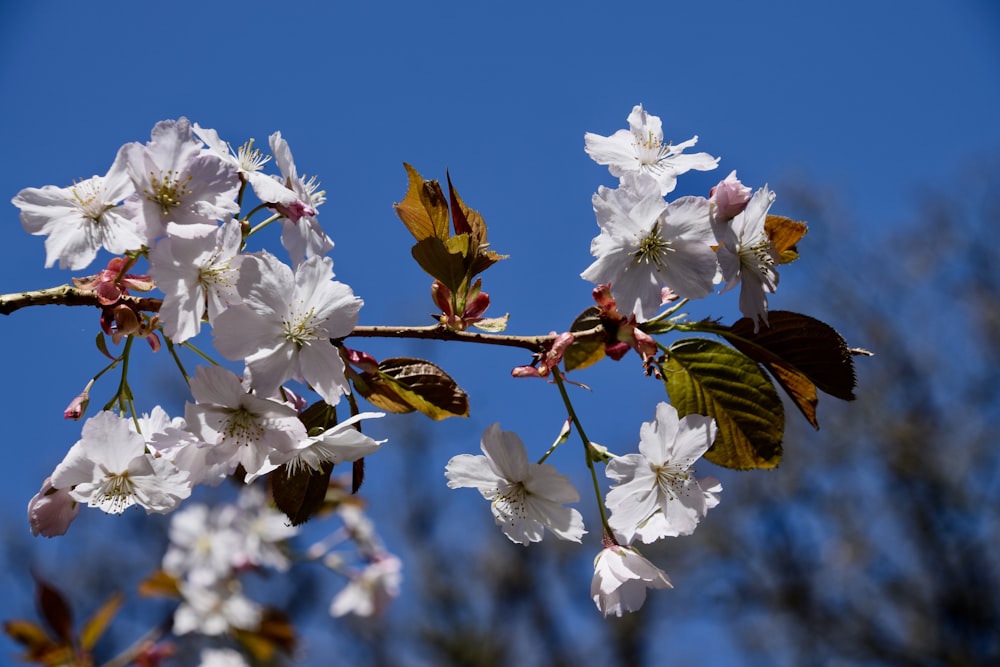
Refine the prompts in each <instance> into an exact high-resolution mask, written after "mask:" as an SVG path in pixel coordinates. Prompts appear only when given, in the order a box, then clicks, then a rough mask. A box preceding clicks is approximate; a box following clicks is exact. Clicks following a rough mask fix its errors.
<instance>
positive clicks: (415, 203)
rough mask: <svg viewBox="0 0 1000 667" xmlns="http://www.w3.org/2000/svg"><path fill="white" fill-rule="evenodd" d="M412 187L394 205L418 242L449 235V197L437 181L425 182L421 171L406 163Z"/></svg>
mask: <svg viewBox="0 0 1000 667" xmlns="http://www.w3.org/2000/svg"><path fill="white" fill-rule="evenodd" d="M403 166H404V167H406V174H407V177H408V178H409V188H408V189H407V191H406V196H405V197H404V198H403V201H401V202H399V203H397V204H393V208H394V209H395V210H396V215H398V216H399V219H400V220H402V221H403V224H404V225H406V228H407V229H409V230H410V233H411V234H413V237H414V238H415V239H417V241H423V240H424V239H426V238H438V239H441V240H442V241H443V240H445V239H447V238H448V200H447V199H445V196H444V192H442V191H441V186H440V185H439V184H438V182H437V181H425V180H424V179H423V177H421V176H420V173H419V172H418V171H417V170H416V169H414V168H413V167H411V166H410V165H408V164H406V163H405V162H404V163H403Z"/></svg>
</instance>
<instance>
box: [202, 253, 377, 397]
mask: <svg viewBox="0 0 1000 667" xmlns="http://www.w3.org/2000/svg"><path fill="white" fill-rule="evenodd" d="M238 288H239V292H240V295H241V296H242V297H243V303H242V304H240V305H237V306H233V307H231V308H229V309H228V310H226V311H225V312H223V313H222V314H221V315H219V316H218V317H217V318H216V320H215V325H214V327H213V333H214V335H215V347H216V349H217V350H218V351H219V353H220V354H222V356H224V357H226V358H227V359H233V360H239V359H245V360H246V364H247V366H248V367H249V369H250V372H251V374H252V377H253V386H254V389H256V390H257V392H258V393H259V394H261V395H273V394H274V393H276V392H277V391H278V387H280V386H281V384H282V383H283V382H285V381H286V380H288V379H292V378H294V379H295V380H298V381H299V382H307V383H309V385H310V386H311V387H312V388H313V389H314V390H315V391H316V393H318V394H319V395H320V396H322V397H323V400H325V401H326V402H327V403H329V404H330V405H335V404H336V403H337V402H338V401H339V400H340V396H341V395H342V394H345V393H347V392H349V391H350V386H349V385H348V382H347V378H346V377H345V375H344V362H343V360H341V358H340V353H339V352H338V350H337V348H336V347H335V346H334V345H332V344H331V342H330V340H331V339H335V338H343V337H344V336H346V335H348V334H349V333H351V331H353V330H354V326H355V325H356V324H357V321H358V311H359V310H360V309H361V306H362V304H363V303H364V302H363V301H362V300H361V299H359V298H358V297H356V296H354V292H353V291H351V288H350V287H349V286H347V285H345V284H344V283H341V282H337V281H334V280H333V261H332V260H331V259H329V258H328V257H310V258H309V259H307V260H306V261H304V262H302V264H300V265H299V266H298V268H297V269H296V270H295V272H294V273H293V272H292V270H291V268H289V267H288V266H287V265H286V264H283V263H282V262H281V261H279V260H278V258H277V257H275V256H274V255H272V254H270V253H267V252H262V253H260V254H259V255H247V256H246V257H245V258H244V260H243V264H242V265H241V267H240V279H239V284H238Z"/></svg>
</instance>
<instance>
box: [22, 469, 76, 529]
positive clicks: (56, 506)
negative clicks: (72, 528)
mask: <svg viewBox="0 0 1000 667" xmlns="http://www.w3.org/2000/svg"><path fill="white" fill-rule="evenodd" d="M79 513H80V504H79V503H77V502H76V501H75V500H73V499H72V498H71V497H70V495H69V489H57V488H55V487H53V486H52V478H51V477H46V478H45V481H44V482H43V483H42V488H41V490H40V491H39V492H38V493H36V494H35V497H34V498H32V499H31V500H30V501H28V524H29V525H30V526H31V534H32V535H34V536H35V537H37V536H39V535H44V536H45V537H55V536H57V535H65V534H66V530H67V529H68V528H69V524H71V523H73V519H75V518H76V515H77V514H79Z"/></svg>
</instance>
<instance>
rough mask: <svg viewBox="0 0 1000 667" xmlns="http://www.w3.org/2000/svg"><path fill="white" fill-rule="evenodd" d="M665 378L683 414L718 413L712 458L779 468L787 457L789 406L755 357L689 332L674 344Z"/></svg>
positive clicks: (743, 466) (709, 456) (728, 465)
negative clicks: (786, 410)
mask: <svg viewBox="0 0 1000 667" xmlns="http://www.w3.org/2000/svg"><path fill="white" fill-rule="evenodd" d="M663 381H664V383H665V384H666V386H667V393H668V394H669V395H670V402H671V403H672V404H673V405H674V407H675V408H676V409H677V413H678V414H679V415H680V416H681V417H683V416H685V415H690V414H699V415H708V416H709V417H713V418H714V419H715V422H716V424H717V426H718V434H717V435H716V438H715V444H714V445H712V447H711V449H709V450H708V453H707V454H705V458H706V459H708V460H709V461H711V462H712V463H715V464H717V465H720V466H724V467H726V468H737V469H740V470H747V469H751V468H773V467H775V466H777V465H778V463H780V462H781V440H782V436H783V435H784V430H785V413H784V408H783V407H782V405H781V399H780V398H779V397H778V393H777V391H776V390H775V388H774V385H773V384H771V381H770V380H769V379H768V377H767V375H765V374H764V371H763V370H762V369H761V368H760V366H758V365H757V364H756V363H755V362H754V361H753V360H751V359H749V358H747V357H746V356H745V355H743V354H741V353H740V352H738V351H737V350H734V349H733V348H731V347H729V346H728V345H724V344H722V343H719V342H717V341H714V340H709V339H703V338H687V339H683V340H679V341H677V342H676V343H674V344H673V345H672V346H671V347H670V349H669V350H668V352H667V360H666V362H665V363H664V364H663Z"/></svg>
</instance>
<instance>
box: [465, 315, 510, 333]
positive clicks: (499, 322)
mask: <svg viewBox="0 0 1000 667" xmlns="http://www.w3.org/2000/svg"><path fill="white" fill-rule="evenodd" d="M508 321H510V313H506V314H505V315H504V316H503V317H484V318H483V319H481V320H479V321H477V322H473V323H472V326H474V327H476V328H477V329H480V330H482V331H488V332H490V333H500V332H501V331H503V330H505V329H506V328H507V322H508Z"/></svg>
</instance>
